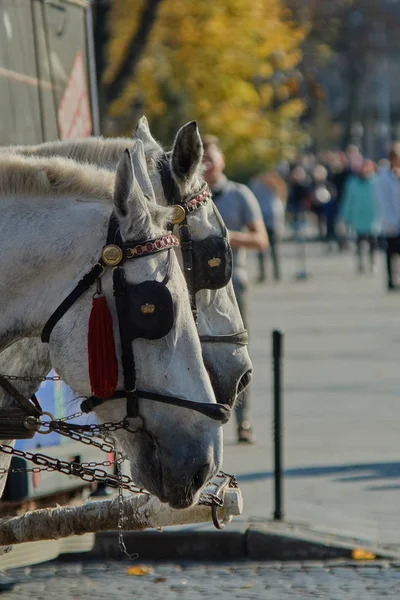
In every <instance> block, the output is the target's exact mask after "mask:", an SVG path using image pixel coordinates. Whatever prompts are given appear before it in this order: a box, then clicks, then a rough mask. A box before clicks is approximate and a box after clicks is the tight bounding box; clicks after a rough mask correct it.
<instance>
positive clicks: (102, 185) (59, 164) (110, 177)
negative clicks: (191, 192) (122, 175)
mask: <svg viewBox="0 0 400 600" xmlns="http://www.w3.org/2000/svg"><path fill="white" fill-rule="evenodd" d="M93 139H95V138H93ZM124 146H125V147H126V141H125V144H124ZM124 149H125V148H124ZM120 156H121V152H120ZM114 186H115V172H111V171H108V170H107V169H102V168H100V167H96V166H95V165H93V164H88V163H79V162H76V161H75V160H73V159H69V158H60V157H57V156H52V157H49V158H48V157H47V156H24V155H23V154H14V153H13V152H11V151H8V152H0V198H1V197H5V196H31V197H49V196H51V197H55V196H57V197H61V196H69V197H72V198H74V197H77V198H88V199H93V200H96V201H97V202H105V203H108V204H112V203H113V201H114ZM148 209H149V211H150V214H151V217H152V220H153V224H154V225H155V226H157V227H159V228H160V229H165V226H166V224H167V223H168V222H170V221H171V220H172V219H173V216H174V210H175V208H174V207H166V206H160V205H158V204H155V203H154V202H149V204H148Z"/></svg>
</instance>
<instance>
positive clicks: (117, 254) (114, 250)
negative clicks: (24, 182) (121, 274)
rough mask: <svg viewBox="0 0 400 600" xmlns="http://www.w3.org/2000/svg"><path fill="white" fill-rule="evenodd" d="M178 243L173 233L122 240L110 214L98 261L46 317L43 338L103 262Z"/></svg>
mask: <svg viewBox="0 0 400 600" xmlns="http://www.w3.org/2000/svg"><path fill="white" fill-rule="evenodd" d="M178 245H179V241H178V238H177V237H176V236H175V235H173V234H172V233H170V234H167V235H164V236H162V237H160V238H157V239H154V240H145V241H143V242H135V243H126V242H123V241H122V238H121V235H120V233H119V229H118V222H117V221H116V219H115V218H113V215H112V216H111V218H110V221H109V226H108V233H107V245H106V246H105V247H104V248H103V252H102V256H101V257H100V259H99V261H98V262H97V263H96V264H94V265H93V267H92V268H91V269H90V271H89V272H88V273H86V274H85V275H84V276H83V277H82V279H80V281H79V282H78V283H77V285H76V286H75V287H74V289H73V290H72V292H71V293H70V294H68V296H67V297H66V298H65V299H64V300H63V301H62V302H61V304H60V305H59V306H58V307H57V308H56V310H55V311H54V312H53V314H52V315H51V317H50V318H49V319H48V321H47V322H46V324H45V326H44V327H43V329H42V334H41V340H42V342H43V343H49V340H50V334H51V332H52V331H53V329H54V327H55V326H56V325H57V323H58V321H59V320H60V319H61V318H62V317H63V316H64V315H65V314H66V313H67V312H68V310H69V309H70V308H71V306H73V304H74V303H75V302H76V301H77V300H78V298H80V297H81V296H82V294H84V293H85V292H86V291H87V290H88V289H90V288H91V287H92V285H93V284H94V283H95V282H96V280H97V279H98V278H99V277H101V275H102V274H103V272H104V269H105V268H106V266H114V265H115V266H116V265H118V264H119V263H120V262H122V261H123V260H125V259H132V258H139V257H142V256H148V255H150V254H154V253H156V252H163V251H165V250H169V249H170V248H173V247H174V246H178Z"/></svg>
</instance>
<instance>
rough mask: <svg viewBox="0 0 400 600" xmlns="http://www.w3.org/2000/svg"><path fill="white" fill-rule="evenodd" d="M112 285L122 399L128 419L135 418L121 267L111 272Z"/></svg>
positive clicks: (133, 372) (126, 301) (133, 377)
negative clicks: (119, 342)
mask: <svg viewBox="0 0 400 600" xmlns="http://www.w3.org/2000/svg"><path fill="white" fill-rule="evenodd" d="M113 285H114V297H115V305H116V308H117V315H118V326H119V336H120V340H121V363H122V372H123V376H124V389H125V391H124V392H123V393H124V396H123V397H124V398H126V399H127V402H126V414H127V415H128V417H133V418H135V417H137V416H138V414H139V402H138V400H139V398H138V395H137V392H136V368H135V359H134V356H133V350H132V340H131V339H130V338H129V336H128V334H127V332H128V327H125V326H124V324H125V319H126V315H128V314H129V299H128V288H127V285H126V279H125V274H124V270H123V268H122V267H116V268H115V269H114V272H113Z"/></svg>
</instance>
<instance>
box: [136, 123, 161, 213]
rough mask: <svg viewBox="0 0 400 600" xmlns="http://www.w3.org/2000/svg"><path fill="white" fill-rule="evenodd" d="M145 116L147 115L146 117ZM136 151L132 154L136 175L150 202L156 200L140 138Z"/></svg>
mask: <svg viewBox="0 0 400 600" xmlns="http://www.w3.org/2000/svg"><path fill="white" fill-rule="evenodd" d="M144 118H145V117H144ZM135 148H136V152H134V153H133V154H132V163H133V170H134V172H135V176H136V178H137V181H138V184H139V187H140V189H141V190H142V192H143V194H144V196H145V197H146V198H147V200H150V202H155V201H156V198H155V195H154V189H153V186H152V183H151V180H150V176H149V172H148V170H147V165H146V156H145V154H144V146H143V143H142V142H141V141H140V140H137V142H136V146H135Z"/></svg>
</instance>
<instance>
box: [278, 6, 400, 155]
mask: <svg viewBox="0 0 400 600" xmlns="http://www.w3.org/2000/svg"><path fill="white" fill-rule="evenodd" d="M285 2H286V5H287V7H288V8H289V9H290V10H291V11H292V15H293V18H294V19H295V20H296V21H297V22H298V23H302V24H305V25H307V26H308V27H309V29H310V30H309V35H308V36H307V38H306V40H305V41H304V43H303V45H302V50H303V57H302V60H301V62H300V64H299V70H300V71H301V73H302V75H303V81H304V92H305V95H306V96H307V97H308V99H309V101H308V110H307V113H306V115H305V116H306V120H307V122H308V123H309V124H310V125H311V127H312V128H314V130H318V129H319V130H320V129H321V127H320V124H319V120H320V118H321V116H322V118H323V119H326V117H328V116H329V115H328V112H329V110H328V108H329V106H328V105H329V102H328V100H329V98H328V96H329V95H330V100H331V107H330V108H332V104H334V102H332V101H334V100H335V99H336V98H338V97H339V96H340V98H341V102H340V103H338V102H337V103H336V104H340V105H341V111H340V112H339V113H338V114H331V115H330V116H331V117H332V118H333V119H337V120H340V121H341V122H342V123H343V125H344V128H343V132H342V139H341V140H340V142H341V143H342V145H343V146H345V145H346V144H347V143H348V142H350V141H351V140H352V135H351V129H352V125H353V124H354V123H355V122H357V121H360V120H362V117H363V111H364V112H365V108H363V106H365V100H366V99H365V81H366V78H367V77H368V76H369V75H370V74H371V72H372V71H373V70H374V69H375V68H376V65H378V68H377V70H378V71H379V69H381V67H380V66H379V65H380V64H382V63H383V59H384V57H387V56H388V55H390V53H392V54H394V55H395V56H397V57H398V52H399V44H398V31H399V23H400V6H399V2H398V1H397V0H334V1H332V0H285ZM332 68H334V69H336V70H337V71H340V74H341V79H340V81H339V85H338V86H337V88H336V89H335V88H332V85H331V81H330V78H329V72H330V71H329V69H332ZM326 127H327V123H326V125H325V128H326Z"/></svg>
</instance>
